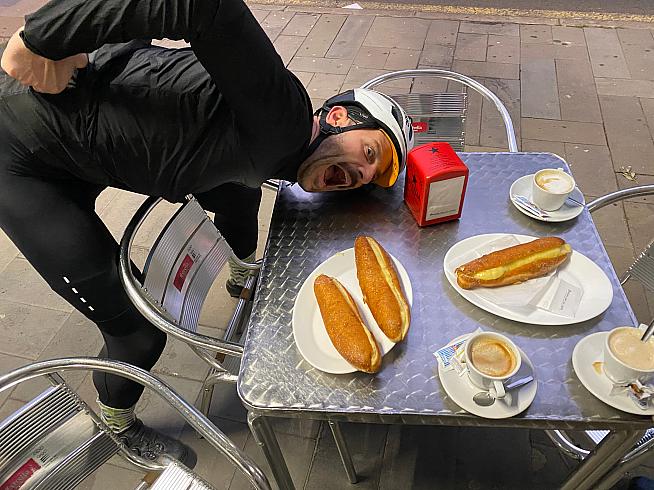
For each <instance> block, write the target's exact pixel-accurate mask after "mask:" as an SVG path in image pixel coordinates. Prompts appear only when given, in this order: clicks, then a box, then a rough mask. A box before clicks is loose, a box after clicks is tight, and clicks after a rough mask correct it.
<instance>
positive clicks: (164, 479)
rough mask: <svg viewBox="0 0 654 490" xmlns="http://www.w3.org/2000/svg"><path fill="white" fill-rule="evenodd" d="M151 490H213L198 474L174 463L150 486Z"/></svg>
mask: <svg viewBox="0 0 654 490" xmlns="http://www.w3.org/2000/svg"><path fill="white" fill-rule="evenodd" d="M149 488H150V490H212V489H213V488H214V487H212V486H211V485H209V484H208V483H207V482H205V481H204V480H202V479H201V478H200V477H199V476H198V475H196V474H194V473H192V472H190V471H188V470H187V469H185V468H183V467H182V466H180V465H178V464H176V463H173V464H171V465H169V466H168V468H166V470H165V471H164V472H163V473H162V474H161V475H160V476H159V478H157V480H156V481H155V482H154V483H153V484H152V486H150V487H149Z"/></svg>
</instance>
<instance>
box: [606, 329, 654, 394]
mask: <svg viewBox="0 0 654 490" xmlns="http://www.w3.org/2000/svg"><path fill="white" fill-rule="evenodd" d="M642 335H643V332H642V331H641V330H640V329H638V328H634V327H617V328H614V329H613V330H611V331H610V332H609V334H608V335H607V336H606V340H605V341H604V374H606V377H607V378H609V379H610V380H611V381H613V382H614V383H616V384H627V383H633V382H635V381H636V380H638V381H640V382H641V383H643V384H646V383H647V382H650V381H652V379H654V339H651V338H650V339H649V340H648V341H647V342H643V341H641V340H640V337H641V336H642Z"/></svg>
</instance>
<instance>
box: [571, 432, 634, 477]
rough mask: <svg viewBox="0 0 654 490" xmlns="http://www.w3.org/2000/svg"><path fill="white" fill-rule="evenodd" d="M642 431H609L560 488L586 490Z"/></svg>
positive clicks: (627, 448) (631, 445) (623, 453)
mask: <svg viewBox="0 0 654 490" xmlns="http://www.w3.org/2000/svg"><path fill="white" fill-rule="evenodd" d="M642 435H643V431H642V430H639V431H624V432H618V431H611V432H610V433H609V434H608V435H607V436H606V437H605V438H604V439H603V440H602V442H600V443H599V444H598V445H597V447H595V449H593V450H592V451H591V453H590V454H589V455H588V456H587V457H586V458H585V459H584V460H583V461H582V462H581V464H580V465H579V467H578V468H577V469H576V470H575V471H574V472H573V473H572V474H571V475H570V476H569V477H568V479H567V480H566V482H565V483H564V484H563V486H562V487H561V490H586V489H591V488H594V484H595V483H597V481H599V479H600V478H602V476H603V475H604V474H605V473H606V472H607V471H608V470H609V469H610V468H611V467H612V466H613V465H614V464H615V463H617V462H618V461H619V460H620V459H622V457H623V456H624V455H625V454H626V453H627V451H629V449H631V448H632V447H633V446H634V444H636V442H638V440H639V439H640V438H641V437H642Z"/></svg>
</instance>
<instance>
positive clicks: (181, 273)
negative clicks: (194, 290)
mask: <svg viewBox="0 0 654 490" xmlns="http://www.w3.org/2000/svg"><path fill="white" fill-rule="evenodd" d="M193 264H194V262H193V259H192V258H191V256H190V255H188V254H187V255H186V257H184V260H182V264H181V265H180V266H179V269H178V270H177V274H175V279H174V280H173V286H175V288H176V289H177V291H179V292H181V291H182V288H183V287H184V282H185V281H186V276H188V273H189V271H190V270H191V267H193ZM0 490H2V489H0Z"/></svg>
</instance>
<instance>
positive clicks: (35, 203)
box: [0, 132, 261, 408]
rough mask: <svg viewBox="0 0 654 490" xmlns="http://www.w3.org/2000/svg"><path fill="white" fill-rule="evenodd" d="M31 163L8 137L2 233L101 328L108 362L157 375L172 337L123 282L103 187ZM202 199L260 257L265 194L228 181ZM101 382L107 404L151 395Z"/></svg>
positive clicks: (228, 234) (241, 251)
mask: <svg viewBox="0 0 654 490" xmlns="http://www.w3.org/2000/svg"><path fill="white" fill-rule="evenodd" d="M0 133H1V132H0ZM30 158H33V155H31V154H30V152H29V151H27V150H25V149H23V148H20V147H18V146H17V145H15V144H14V142H12V141H11V138H9V139H8V138H6V137H4V136H3V135H2V134H0V228H2V229H3V230H4V231H5V233H6V234H7V235H8V236H9V237H10V238H11V240H12V241H13V242H14V244H15V245H16V246H17V247H18V248H19V249H20V251H21V252H22V253H23V255H24V256H25V257H26V258H27V259H28V260H29V261H30V263H31V264H32V265H33V266H34V268H35V269H36V270H37V271H38V272H39V274H41V276H42V277H43V278H44V279H45V280H46V281H47V282H48V284H49V285H50V287H51V288H52V289H53V290H54V291H55V292H57V293H58V294H59V295H61V296H62V297H63V298H64V299H65V300H66V301H68V302H69V303H70V304H72V305H73V306H74V307H75V308H76V309H77V310H79V311H80V312H82V313H83V314H84V315H85V316H86V317H88V318H89V319H90V320H91V321H93V322H94V323H95V324H96V325H97V326H98V328H99V329H100V332H101V333H102V336H103V337H104V342H105V345H104V347H103V349H102V352H101V353H100V357H107V358H111V359H116V360H120V361H125V362H128V363H131V364H134V365H136V366H139V367H142V368H144V369H148V370H149V369H150V368H152V366H153V365H154V363H155V362H156V361H157V359H158V358H159V356H160V355H161V352H162V351H163V349H164V346H165V344H166V335H165V334H164V333H162V332H161V331H160V330H158V329H156V328H155V327H153V326H152V325H151V324H150V323H149V322H148V321H147V320H146V319H145V318H143V317H142V316H141V314H140V313H139V312H138V311H137V310H136V308H134V306H133V305H132V303H131V302H130V300H129V298H128V297H127V295H126V294H125V292H124V290H123V287H122V285H121V283H120V279H119V277H118V269H117V257H118V244H117V243H116V241H115V240H114V238H113V237H112V235H111V233H110V232H109V230H108V229H107V227H106V226H105V225H104V223H103V222H102V221H101V220H100V218H99V217H98V216H97V214H96V213H95V210H94V205H95V199H96V197H97V196H98V194H99V193H100V192H101V191H102V190H103V187H101V186H95V185H90V184H88V183H86V182H82V181H80V180H76V179H75V178H66V179H63V178H62V179H54V178H52V177H51V176H50V177H44V176H43V175H45V174H46V173H51V172H43V173H42V175H41V176H39V173H40V172H39V170H38V169H39V168H45V167H43V165H42V164H39V163H38V162H33V164H30V161H29V159H30ZM50 170H51V169H50ZM196 197H198V200H199V201H200V203H201V204H202V205H203V206H204V207H205V209H207V210H209V211H213V212H215V213H216V216H217V219H216V221H217V225H218V227H219V228H220V229H221V232H222V233H223V235H224V236H225V238H226V239H227V241H228V242H229V243H230V244H231V246H232V247H233V248H234V251H235V253H236V254H237V255H238V256H239V257H241V258H244V257H246V256H248V255H250V254H251V253H252V252H254V250H255V249H256V244H257V229H258V228H257V214H258V209H259V202H260V198H261V190H260V189H248V188H245V187H242V186H239V185H232V184H227V185H223V186H220V187H218V188H216V189H214V190H213V191H211V192H207V193H204V194H199V195H198V196H196ZM93 381H94V384H95V386H96V389H97V390H98V394H99V398H100V401H101V402H102V403H104V404H105V405H108V406H111V407H115V408H127V407H130V406H132V405H134V404H135V403H136V401H137V400H138V398H139V397H140V395H141V393H142V391H143V388H142V387H141V386H140V385H138V384H136V383H134V382H131V381H128V380H126V379H124V378H120V377H117V376H113V375H108V374H104V373H95V374H94V376H93Z"/></svg>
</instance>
